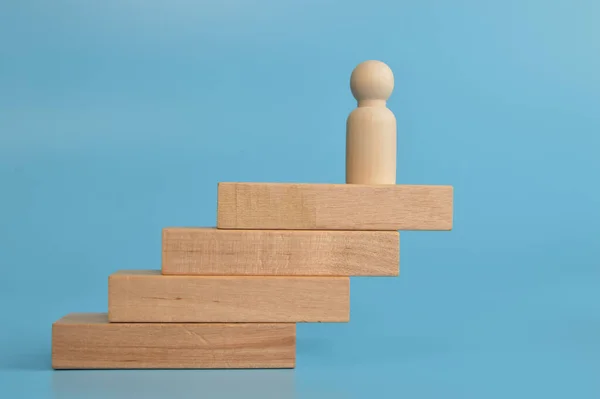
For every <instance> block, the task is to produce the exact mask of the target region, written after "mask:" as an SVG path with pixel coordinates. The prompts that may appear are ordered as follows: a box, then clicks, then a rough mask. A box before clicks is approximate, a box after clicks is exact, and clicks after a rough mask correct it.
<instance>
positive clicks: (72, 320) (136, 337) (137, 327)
mask: <svg viewBox="0 0 600 399" xmlns="http://www.w3.org/2000/svg"><path fill="white" fill-rule="evenodd" d="M295 360H296V325H295V324H293V323H277V324H262V323H232V324H222V323H189V324H178V323H170V324H169V323H166V324H159V323H139V324H129V323H109V322H108V317H107V315H106V314H105V313H73V314H69V315H67V316H65V317H63V318H62V319H60V320H58V321H57V322H55V323H54V324H53V325H52V367H53V368H54V369H158V368H162V369H182V368H293V367H294V366H295Z"/></svg>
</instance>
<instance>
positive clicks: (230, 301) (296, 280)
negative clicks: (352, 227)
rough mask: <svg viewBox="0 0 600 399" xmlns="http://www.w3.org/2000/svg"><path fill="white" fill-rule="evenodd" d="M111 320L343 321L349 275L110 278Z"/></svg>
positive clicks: (147, 273) (141, 273) (135, 273)
mask: <svg viewBox="0 0 600 399" xmlns="http://www.w3.org/2000/svg"><path fill="white" fill-rule="evenodd" d="M108 317H109V320H110V321H111V322H131V323H134V322H153V323H174V322H180V323H211V322H214V323H238V322H241V323H243V322H246V323H248V322H257V323H292V322H347V321H349V319H350V279H349V278H348V277H279V276H277V277H275V276H267V277H259V276H237V277H232V276H164V275H161V272H160V270H131V271H121V272H117V273H114V274H112V275H110V277H109V283H108Z"/></svg>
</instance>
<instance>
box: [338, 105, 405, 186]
mask: <svg viewBox="0 0 600 399" xmlns="http://www.w3.org/2000/svg"><path fill="white" fill-rule="evenodd" d="M346 183H348V184H396V117H395V116H394V114H393V113H392V111H390V110H389V109H388V108H386V107H385V106H373V107H358V108H356V109H355V110H354V111H352V113H350V115H349V116H348V120H347V122H346Z"/></svg>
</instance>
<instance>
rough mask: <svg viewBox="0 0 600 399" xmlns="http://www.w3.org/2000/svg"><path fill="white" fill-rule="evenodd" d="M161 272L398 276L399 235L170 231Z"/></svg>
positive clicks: (166, 233) (165, 239)
mask: <svg viewBox="0 0 600 399" xmlns="http://www.w3.org/2000/svg"><path fill="white" fill-rule="evenodd" d="M162 238H163V239H162V251H163V252H162V274H165V275H238V276H239V275H254V276H268V275H279V276H397V275H398V274H399V270H400V233H398V232H397V231H307V230H219V229H214V228H166V229H163V237H162Z"/></svg>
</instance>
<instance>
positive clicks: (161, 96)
mask: <svg viewBox="0 0 600 399" xmlns="http://www.w3.org/2000/svg"><path fill="white" fill-rule="evenodd" d="M162 3H164V4H159V2H157V1H147V2H124V1H117V0H109V1H103V2H76V1H67V0H56V1H52V2H42V1H25V0H24V1H3V2H2V3H1V5H0V182H1V186H0V194H1V195H0V265H1V266H2V278H1V279H0V306H1V310H2V318H1V320H2V322H1V325H2V328H1V329H0V397H2V398H5V397H6V398H19V397H31V398H44V397H55V398H68V397H85V398H88V397H95V396H94V395H96V397H104V398H111V397H123V398H125V397H127V398H129V397H131V395H132V394H137V395H139V397H168V398H177V397H194V398H197V397H216V398H219V397H240V395H246V396H247V397H253V396H254V397H277V398H283V399H285V398H288V397H289V398H291V397H295V398H298V397H302V398H328V399H329V398H365V397H374V398H388V397H394V398H395V397H410V398H412V399H417V398H478V399H480V398H507V397H510V398H521V397H522V398H577V399H584V398H598V397H600V378H598V376H599V375H600V289H599V287H600V245H598V242H599V241H598V240H599V238H600V227H599V226H600V189H599V186H598V183H599V178H600V156H599V155H598V154H599V148H600V72H599V71H600V47H599V44H598V43H599V41H598V38H599V37H600V25H599V24H598V20H599V19H600V3H599V2H597V1H593V0H590V1H567V0H556V1H542V0H538V1H534V0H525V1H524V0H520V1H517V0H504V1H494V2H492V1H488V2H485V1H475V0H473V1H452V2H441V1H438V2H434V1H422V0H421V1H403V2H392V1H388V2H380V1H370V2H368V3H365V2H357V1H341V0H338V1H326V2H320V1H316V0H309V1H303V2H300V1H297V2H294V3H290V4H286V3H285V2H278V1H274V0H272V1H266V0H262V1H259V2H258V3H257V4H256V5H252V6H250V5H247V4H246V3H245V2H242V1H239V0H238V1H232V2H222V3H223V5H217V4H220V3H221V2H217V1H216V0H214V1H213V2H208V1H205V2H196V3H198V4H193V3H194V2H184V1H174V2H162ZM211 3H214V4H211ZM230 7H231V8H232V9H229V8H230ZM373 58H374V59H380V60H383V61H385V62H386V63H388V64H389V65H390V66H391V67H392V69H393V70H394V72H395V76H396V90H395V92H394V94H393V95H392V98H391V99H390V101H389V106H390V108H391V109H392V110H393V112H394V113H395V114H396V116H397V119H398V134H399V135H398V181H399V182H400V183H411V184H452V185H453V186H454V187H455V226H454V230H453V231H452V232H405V233H402V235H401V236H402V253H401V274H400V276H399V277H398V278H353V279H352V282H351V294H352V299H351V321H350V323H348V324H303V325H300V326H299V327H298V360H297V368H296V369H295V370H294V371H291V372H281V371H241V372H239V371H235V372H234V371H232V372H226V371H191V372H187V371H186V372H182V371H180V372H177V371H148V372H140V371H129V372H123V371H105V372H89V371H81V372H53V371H51V370H50V332H51V324H52V322H54V321H55V320H57V319H58V318H60V317H61V316H63V315H64V314H66V313H69V312H86V311H96V312H102V311H106V307H107V287H106V285H107V276H108V274H110V273H112V272H114V271H116V270H118V269H146V268H159V267H160V232H161V229H162V228H163V227H165V226H212V225H214V224H215V221H216V186H217V182H219V181H288V182H343V180H344V140H345V136H344V135H345V130H344V129H345V119H346V117H347V115H348V113H349V112H350V111H351V110H352V108H353V107H354V105H355V103H354V101H353V98H352V97H351V94H350V90H349V87H348V81H349V74H350V72H351V70H352V68H353V67H354V66H355V65H356V64H358V63H359V62H361V61H363V60H366V59H373ZM236 388H239V390H237V391H236ZM236 392H237V393H236ZM240 392H242V394H240Z"/></svg>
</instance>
